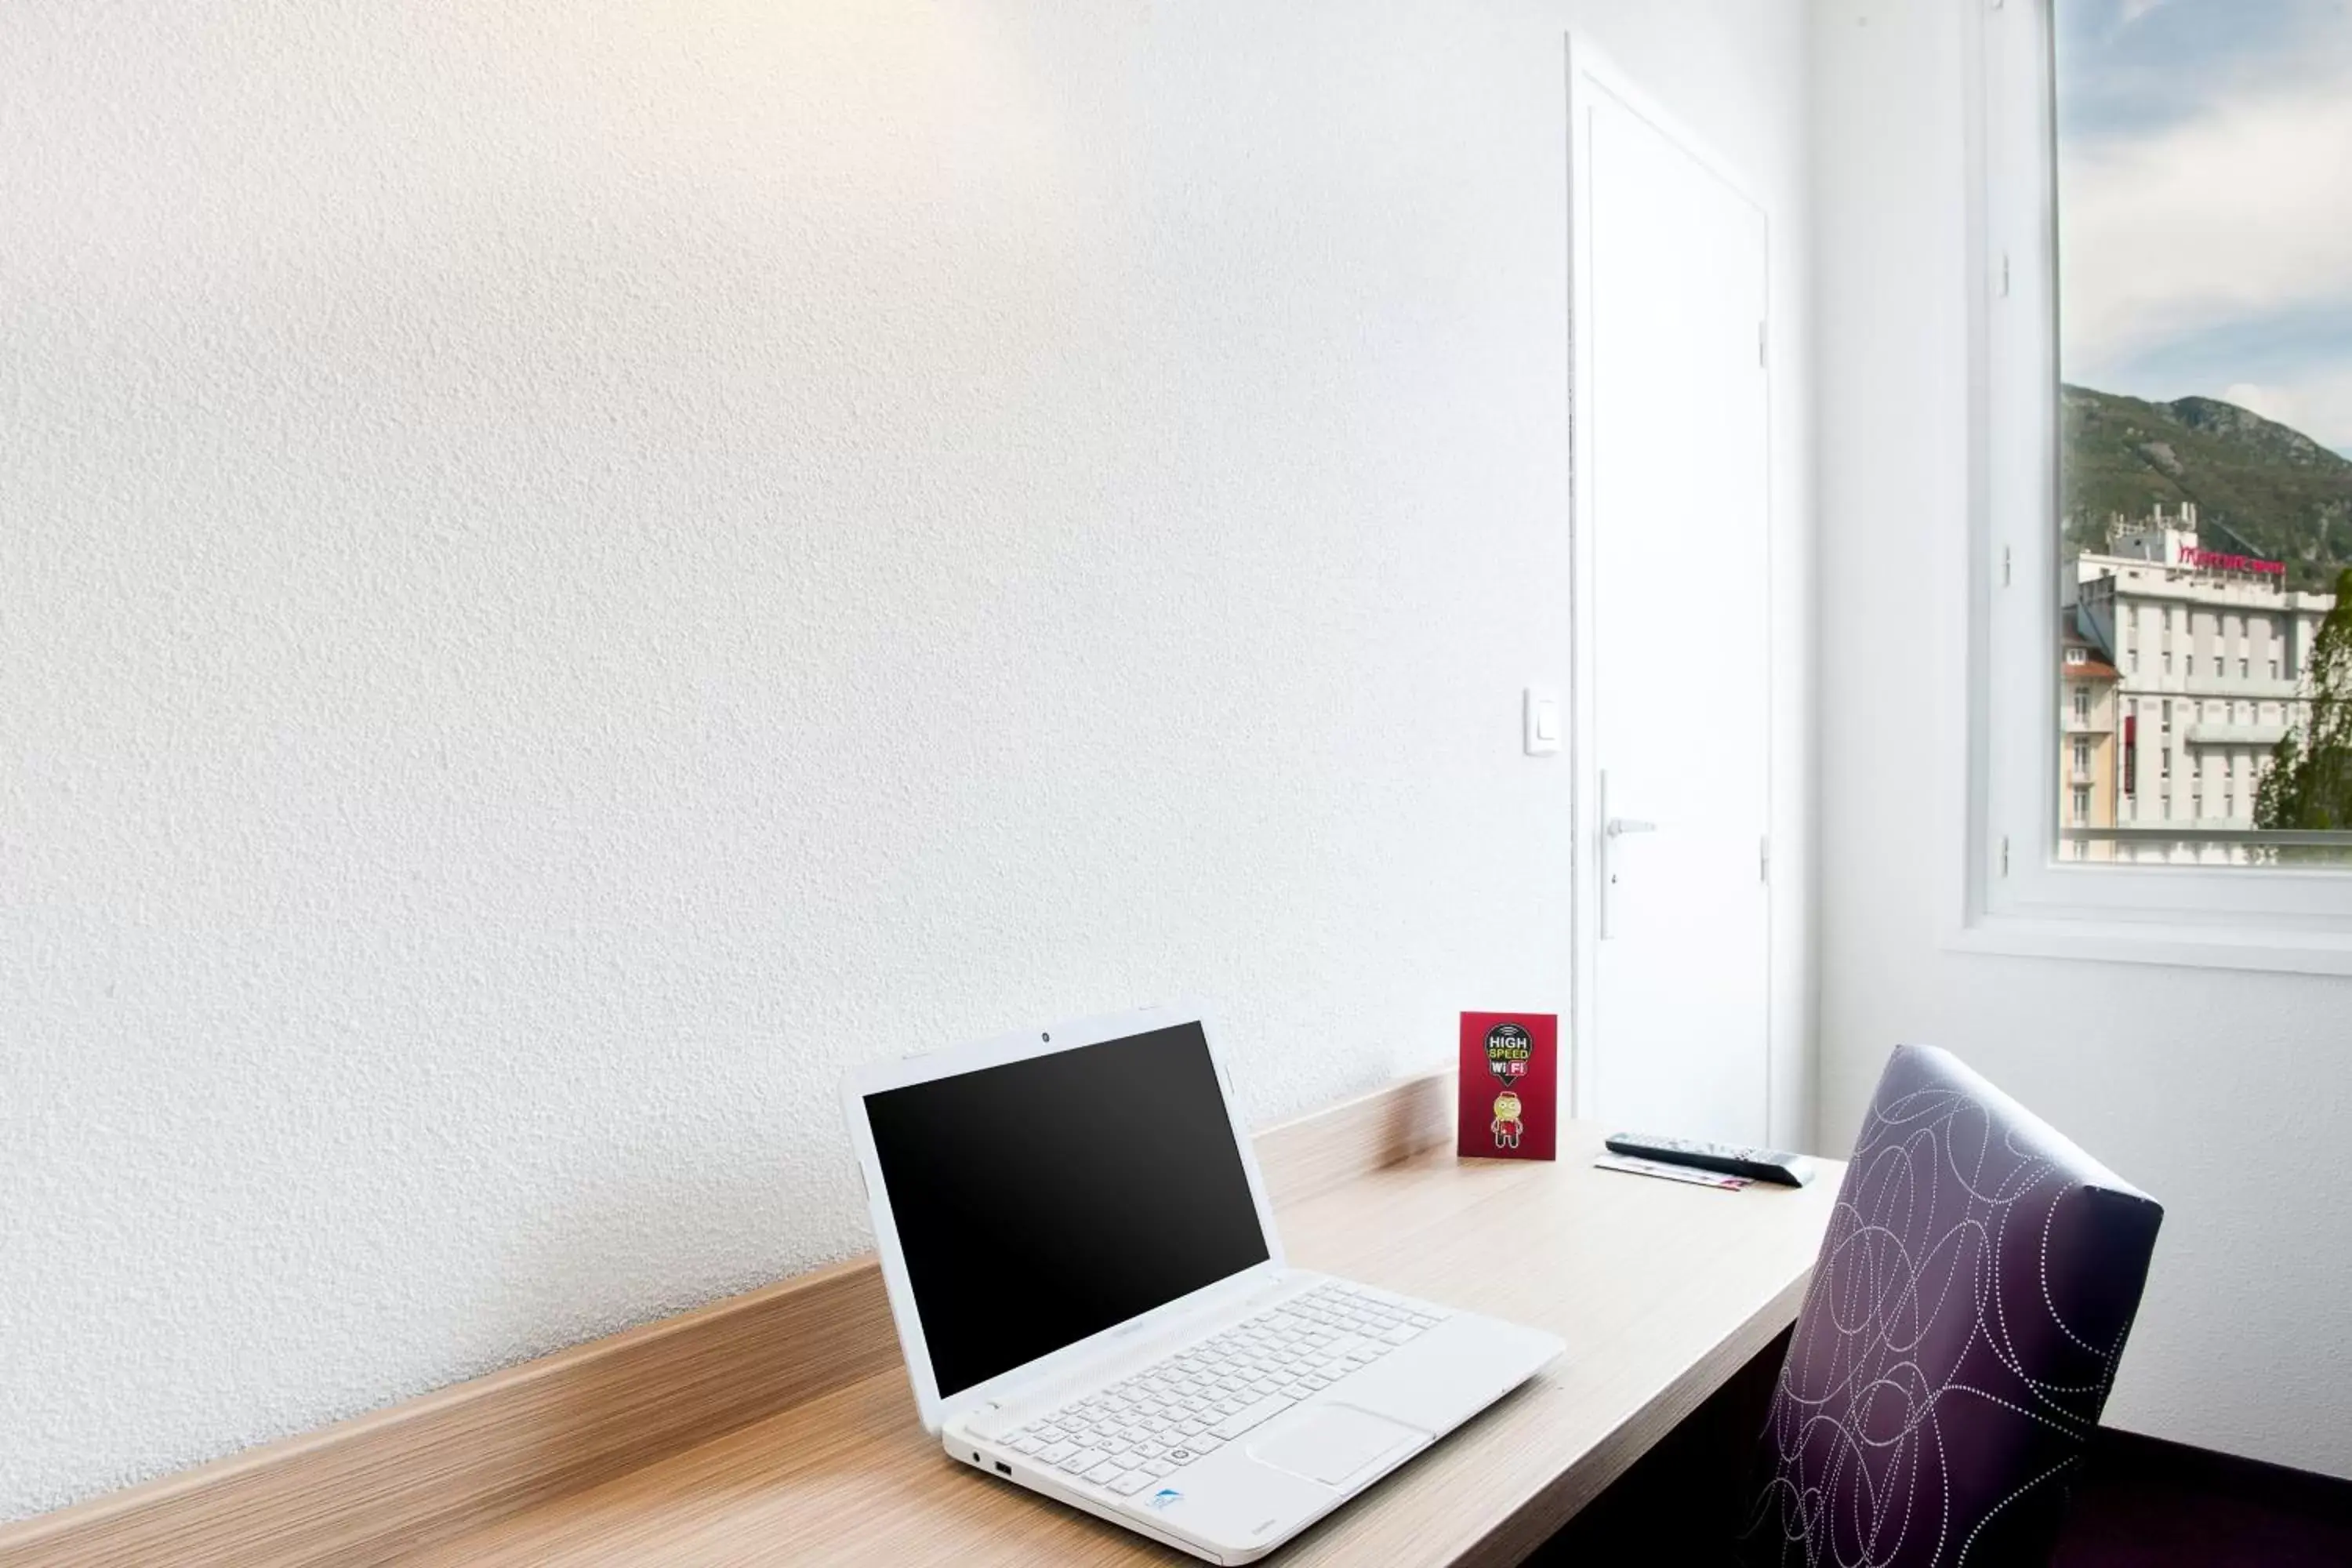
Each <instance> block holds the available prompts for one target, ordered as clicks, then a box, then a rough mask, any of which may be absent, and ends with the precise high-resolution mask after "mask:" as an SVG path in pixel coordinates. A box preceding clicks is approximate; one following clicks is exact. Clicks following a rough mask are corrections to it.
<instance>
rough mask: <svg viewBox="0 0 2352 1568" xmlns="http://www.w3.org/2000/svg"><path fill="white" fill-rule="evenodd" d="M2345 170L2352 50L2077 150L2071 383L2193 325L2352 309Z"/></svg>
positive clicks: (2105, 377)
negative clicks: (2339, 59)
mask: <svg viewBox="0 0 2352 1568" xmlns="http://www.w3.org/2000/svg"><path fill="white" fill-rule="evenodd" d="M2347 168H2352V59H2347V60H2346V61H2345V63H2344V64H2343V65H2342V66H2341V67H2339V68H2331V69H2329V70H2327V71H2326V72H2325V73H2321V74H2318V75H2316V76H2311V75H2306V76H2305V77H2304V78H2303V79H2301V80H2299V81H2297V82H2295V83H2294V85H2293V86H2292V87H2291V88H2287V89H2283V90H2279V91H2274V92H2270V93H2263V92H2259V91H2247V92H2242V93H2232V94H2231V95H2229V96H2228V97H2227V98H2226V99H2224V100H2221V101H2218V102H2216V103H2214V104H2212V105H2211V106H2210V107H2209V108H2208V109H2207V110H2205V111H2204V112H2202V113H2199V114H2197V115H2195V116H2193V117H2192V118H2189V119H2188V120H2185V121H2180V122H2179V123H2176V124H2173V125H2170V126H2167V127H2163V128H2160V129H2157V130H2154V131H2152V132H2150V133H2149V134H2147V135H2144V136H2137V137H2128V138H2117V137H2103V138H2098V139H2095V140H2086V141H2084V142H2080V143H2074V144H2070V146H2069V148H2068V150H2067V152H2066V153H2065V155H2064V156H2063V158H2062V161H2061V171H2060V213H2061V234H2062V242H2061V243H2062V254H2061V267H2062V268H2063V281H2064V296H2063V298H2064V302H2065V310H2064V349H2065V364H2066V374H2067V375H2068V377H2069V379H2072V380H2077V381H2083V382H2087V383H2088V384H2092V385H2095V386H2097V385H2113V384H2115V383H2116V379H2117V377H2118V376H2120V375H2121V374H2124V373H2125V372H2126V370H2127V369H2128V368H2129V367H2130V366H2131V365H2132V364H2133V363H2134V362H2136V361H2144V360H2147V359H2149V358H2150V357H2151V356H2160V355H2161V353H2162V352H2163V350H2164V349H2165V348H2166V346H2167V345H2168V344H2177V343H2179V342H2182V341H2183V340H2184V339H2187V338H2189V337H2192V336H2195V335H2198V334H2211V333H2213V332H2215V331H2217V330H2220V329H2225V328H2227V327H2229V326H2230V325H2231V323H2236V322H2247V323H2252V322H2255V321H2265V320H2267V321H2277V320H2279V319H2281V318H2283V317H2292V316H2295V315H2300V314H2306V313H2307V314H2310V315H2314V316H2320V315H2333V314H2336V312H2338V311H2339V310H2343V309H2345V308H2347V307H2352V202H2347V200H2346V199H2345V196H2344V195H2343V187H2342V176H2341V174H2340V171H2342V170H2344V169H2347ZM2315 368H2317V367H2315ZM2248 374H2249V372H2248V371H2244V370H2242V371H2241V372H2240V373H2239V374H2237V375H2235V376H2231V377H2228V378H2227V380H2241V381H2242V380H2246V379H2248ZM2263 379H2264V380H2265V381H2268V380H2270V379H2272V378H2271V377H2269V376H2267V375H2265V376H2264V377H2263ZM2222 384H2227V381H2224V382H2223V383H2222ZM2197 390H2207V391H2213V392H2216V393H2218V390H2219V387H2218V385H2216V386H2213V387H2207V388H2200V389H2197ZM2314 434H2315V435H2317V434H2318V432H2314Z"/></svg>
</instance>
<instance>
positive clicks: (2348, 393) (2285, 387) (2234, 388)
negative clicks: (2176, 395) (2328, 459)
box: [2215, 365, 2352, 457]
mask: <svg viewBox="0 0 2352 1568" xmlns="http://www.w3.org/2000/svg"><path fill="white" fill-rule="evenodd" d="M2215 395H2216V396H2218V397H2220V398H2221V400H2222V401H2223V402H2225V403H2234V404H2236V405H2238V406H2239V407H2241V408H2251V409H2252V410H2253V411H2254V412H2255V413H2257V414H2259V415H2261V416H2263V418H2265V419H2268V420H2272V421H2273V422H2275V423H2277V424H2280V425H2284V426H2287V427H2288V428H2290V429H2294V430H2300V431H2302V432H2303V433H2304V434H2305V435H2306V436H2308V437H2311V438H2312V439H2313V440H2315V441H2316V442H2318V443H2319V444H2320V445H2321V446H2323V447H2334V448H2335V449H2336V451H2338V452H2341V453H2343V454H2345V455H2346V456H2347V457H2352V365H2338V366H2334V367H2330V368H2328V369H2326V370H2322V371H2319V372H2317V373H2316V374H2312V375H2310V376H2308V377H2306V378H2304V379H2300V380H2297V381H2294V382H2291V383H2280V382H2267V383H2261V382H2246V381H2241V382H2232V383H2231V384H2229V385H2228V386H2225V387H2223V388H2222V389H2221V391H2220V392H2219V393H2217V394H2215Z"/></svg>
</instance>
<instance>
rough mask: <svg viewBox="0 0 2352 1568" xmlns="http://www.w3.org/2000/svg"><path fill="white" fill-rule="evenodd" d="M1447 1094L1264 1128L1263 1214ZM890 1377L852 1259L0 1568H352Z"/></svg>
mask: <svg viewBox="0 0 2352 1568" xmlns="http://www.w3.org/2000/svg"><path fill="white" fill-rule="evenodd" d="M1453 1119H1454V1094H1453V1075H1451V1074H1450V1073H1435V1074H1430V1075H1426V1076H1423V1077H1420V1078H1412V1079H1402V1080H1401V1081H1399V1082H1396V1083H1393V1084H1390V1085H1388V1086H1386V1087H1385V1088H1382V1089H1375V1090H1373V1091H1372V1092H1371V1093H1370V1094H1367V1095H1363V1096H1361V1097H1360V1098H1358V1099H1355V1100H1348V1101H1346V1102H1344V1103H1342V1104H1339V1105H1336V1106H1333V1107H1331V1108H1329V1109H1328V1110H1322V1111H1318V1112H1315V1113H1313V1114H1310V1115H1307V1116H1303V1117H1300V1118H1298V1119H1297V1120H1295V1121H1286V1122H1283V1123H1281V1124H1279V1125H1276V1126H1274V1127H1270V1128H1267V1129H1265V1131H1261V1132H1260V1133H1259V1134H1258V1135H1257V1139H1256V1143H1257V1152H1258V1158H1259V1161H1260V1163H1261V1165H1262V1167H1263V1169H1264V1170H1265V1176H1266V1182H1267V1186H1268V1188H1269V1190H1270V1194H1271V1195H1272V1197H1273V1199H1274V1201H1275V1202H1276V1205H1282V1204H1288V1203H1296V1202H1297V1201H1299V1200H1300V1199H1302V1198H1305V1197H1307V1196H1310V1195H1312V1194H1316V1193H1318V1192H1323V1191H1326V1190H1328V1189H1329V1188H1331V1187H1333V1186H1336V1185H1339V1184H1342V1183H1345V1182H1347V1181H1349V1180H1350V1179H1351V1178H1353V1177H1356V1176H1359V1175H1361V1174H1363V1173H1366V1172H1368V1171H1371V1170H1375V1169H1378V1168H1379V1167H1381V1166H1382V1165H1387V1164H1391V1163H1395V1162H1397V1161H1400V1160H1402V1159H1405V1158H1407V1157H1409V1156H1410V1155H1412V1154H1413V1153H1416V1152H1420V1151H1421V1150H1423V1149H1427V1148H1429V1147H1432V1146H1433V1144H1435V1143H1438V1142H1443V1141H1444V1140H1445V1139H1446V1138H1449V1137H1451V1136H1452V1134H1453V1125H1454V1120H1453ZM898 1364H899V1358H898V1335H897V1331H895V1330H894V1329H893V1327H892V1325H891V1322H890V1310H889V1301H888V1299H887V1296H886V1294H885V1293H884V1290H883V1288H882V1277H881V1271H880V1269H879V1268H878V1267H877V1265H876V1263H875V1260H874V1258H872V1256H871V1255H867V1256H866V1257H862V1258H851V1259H849V1260H848V1261H846V1262H844V1263H837V1264H834V1265H832V1266H831V1267H829V1268H820V1269H817V1270H816V1271H814V1273H809V1274H803V1275H800V1276H798V1277H796V1278H793V1279H786V1280H782V1281H780V1282H779V1283H777V1284H774V1285H770V1286H766V1287H764V1288H762V1289H757V1290H751V1291H748V1292H746V1293H744V1294H742V1295H740V1296H732V1297H730V1298H728V1299H726V1300H721V1301H715V1302H712V1303H711V1304H710V1305H709V1306H706V1307H701V1308H698V1309H696V1310H693V1311H690V1312H684V1313H680V1314H679V1315H677V1316H676V1317H672V1318H666V1319H663V1320H662V1321H658V1322H654V1323H647V1324H646V1325H644V1326H643V1327H641V1328H635V1329H631V1330H629V1331H625V1332H623V1333H618V1334H614V1335H610V1336H608V1337H606V1338H604V1339H600V1340H592V1341H590V1342H587V1343H585V1344H581V1345H575V1346H573V1347H572V1348H571V1349H569V1350H565V1351H560V1352H556V1353H555V1354H553V1355H549V1356H542V1357H541V1358H540V1359H538V1360H536V1361H531V1362H526V1363H522V1364H520V1365H519V1366H513V1367H509V1368H507V1369H506V1370H505V1371H502V1372H496V1373H490V1374H488V1376H484V1377H478V1378H475V1379H473V1380H471V1381H470V1382H467V1383H461V1384H454V1385H452V1386H451V1387H448V1388H445V1389H442V1390H440V1391H438V1392H436V1393H433V1394H425V1395H422V1396H420V1397H418V1398H415V1399H410V1400H405V1401H404V1402H402V1403H401V1404H398V1405H390V1406H387V1407H386V1408H384V1409H382V1410H378V1411H374V1412H372V1413H371V1414H369V1415H362V1416H358V1417H355V1418H354V1419H352V1420H349V1421H344V1422H341V1423H338V1424H337V1425H335V1426H327V1427H322V1428H320V1430H318V1431H315V1432H310V1433H304V1434H302V1435H300V1436H294V1437H289V1438H287V1439H285V1440H284V1441H282V1442H277V1443H271V1444H267V1445H264V1446H262V1447H257V1448H251V1449H248V1450H247V1451H246V1452H244V1453H241V1454H235V1455H231V1456H230V1457H228V1458H225V1459H220V1460H216V1461H215V1462H214V1463H212V1464H208V1465H203V1466H199V1467H197V1468H194V1469H191V1470H185V1471H183V1472H181V1473H180V1474H178V1475H174V1476H167V1477H164V1478H163V1479H160V1480H156V1481H151V1482H149V1483H147V1484H145V1485H143V1486H139V1487H134V1488H131V1489H128V1490H126V1491H121V1492H115V1493H112V1494H110V1495H108V1496H105V1497H101V1498H96V1499H93V1500H90V1501H89V1502H86V1503H81V1504H78V1505H76V1506H74V1507H72V1508H68V1509H64V1510H58V1512H55V1513H48V1514H42V1515H40V1516H38V1517H37V1518H34V1519H30V1520H26V1521H21V1522H19V1523H16V1524H14V1525H8V1526H5V1527H0V1568H150V1565H152V1564H156V1563H173V1564H174V1565H176V1568H324V1565H326V1564H333V1565H334V1568H372V1565H374V1564H383V1563H394V1562H397V1561H398V1560H400V1559H401V1558H403V1557H405V1556H407V1555H409V1554H411V1553H414V1552H418V1551H420V1550H422V1549H424V1548H425V1547H426V1546H429V1545H431V1544H433V1543H435V1542H442V1541H446V1540H448V1539H450V1538H452V1537H455V1536H457V1535H459V1534H463V1533H465V1532H467V1531H475V1530H478V1529H481V1528H483V1527H484V1526H486V1525H488V1524H492V1523H494V1522H496V1521H499V1519H502V1518H505V1517H507V1516H509V1515H510V1514H514V1513H518V1512H520V1511H521V1510H525V1509H529V1508H532V1507H535V1506H537V1505H539V1504H541V1503H544V1502H546V1501H548V1500H550V1499H551V1498H555V1497H559V1496H562V1495H563V1494H565V1493H567V1492H571V1491H573V1490H575V1489H580V1488H583V1487H587V1486H593V1485H594V1484H596V1483H597V1482H600V1481H604V1480H609V1479H613V1478H614V1477H615V1476H617V1475H621V1474H624V1473H625V1472H627V1471H630V1470H633V1469H635V1468H639V1467H641V1466H644V1465H647V1464H651V1463H653V1462H655V1461H656V1460H658V1459H661V1458H667V1457H668V1456H670V1455H673V1454H677V1453H679V1452H682V1451H684V1450H685V1449H687V1448H689V1447H695V1446H696V1445H698V1444H700V1443H704V1442H707V1441H709V1439H711V1438H713V1437H717V1436H722V1435H724V1434H726V1433H728V1432H730V1431H733V1430H735V1429H736V1428H738V1427H740V1426H748V1425H749V1424H751V1422H754V1421H759V1420H762V1419H764V1418H766V1417H768V1416H770V1415H775V1414H776V1413H777V1412H779V1411H782V1410H785V1409H788V1408H790V1407H791V1406H793V1405H799V1404H803V1403H805V1402H806V1401H808V1400H811V1399H814V1398H816V1397H817V1396H818V1395H820V1394H824V1393H826V1392H828V1391H830V1390H832V1389H835V1388H838V1387H840V1386H842V1385H843V1384H848V1383H851V1382H854V1381H856V1380H857V1379H859V1378H864V1377H868V1376H871V1375H873V1374H875V1373H881V1372H885V1371H887V1370H889V1369H890V1368H892V1367H895V1366H897V1365H898Z"/></svg>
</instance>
